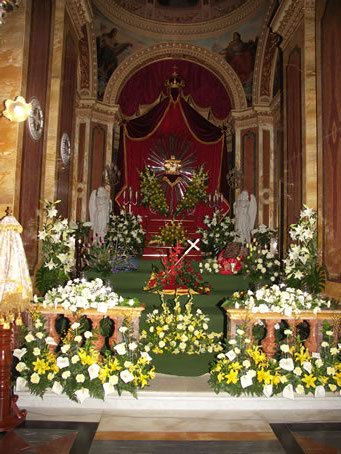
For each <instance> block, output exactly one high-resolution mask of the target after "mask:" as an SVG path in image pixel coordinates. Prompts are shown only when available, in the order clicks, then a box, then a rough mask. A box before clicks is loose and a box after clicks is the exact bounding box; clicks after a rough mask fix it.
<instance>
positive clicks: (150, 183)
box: [140, 166, 208, 216]
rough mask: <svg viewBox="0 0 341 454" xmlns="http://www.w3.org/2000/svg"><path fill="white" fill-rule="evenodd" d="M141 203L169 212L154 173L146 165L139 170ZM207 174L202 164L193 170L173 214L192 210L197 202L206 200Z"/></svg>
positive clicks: (164, 212)
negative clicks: (191, 176)
mask: <svg viewBox="0 0 341 454" xmlns="http://www.w3.org/2000/svg"><path fill="white" fill-rule="evenodd" d="M140 178H141V185H140V190H141V196H142V200H141V202H142V204H143V205H145V206H148V207H149V208H151V209H152V210H155V211H158V212H159V213H161V214H163V215H167V214H169V206H168V203H167V200H166V196H165V193H164V192H163V190H162V187H161V184H160V183H159V181H158V179H157V177H156V175H155V173H154V172H153V171H152V170H150V169H149V168H148V167H146V168H145V169H144V170H143V171H142V172H140ZM207 180H208V174H207V172H206V171H205V170H204V168H203V166H201V167H199V169H197V170H195V171H194V172H193V178H192V181H191V182H190V183H189V185H188V187H187V191H186V193H185V195H184V197H183V198H182V199H181V200H180V201H179V203H178V205H177V208H176V210H175V213H174V215H175V216H177V215H179V214H180V213H181V212H182V211H184V210H192V209H193V208H194V207H195V206H196V205H197V204H198V203H199V202H205V201H206V200H207Z"/></svg>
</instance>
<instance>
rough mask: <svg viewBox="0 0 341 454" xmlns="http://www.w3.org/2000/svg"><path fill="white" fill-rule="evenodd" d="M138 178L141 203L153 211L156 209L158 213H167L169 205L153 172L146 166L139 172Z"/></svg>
mask: <svg viewBox="0 0 341 454" xmlns="http://www.w3.org/2000/svg"><path fill="white" fill-rule="evenodd" d="M140 179H141V183H140V191H141V203H142V205H145V206H147V207H149V208H150V209H152V210H154V211H158V212H159V213H160V214H163V215H167V214H168V212H169V206H168V203H167V200H166V196H165V194H164V192H163V189H162V187H161V185H160V183H159V181H158V179H157V178H156V175H155V173H154V172H153V171H152V170H150V169H149V167H147V166H146V167H145V169H144V170H143V171H142V172H140Z"/></svg>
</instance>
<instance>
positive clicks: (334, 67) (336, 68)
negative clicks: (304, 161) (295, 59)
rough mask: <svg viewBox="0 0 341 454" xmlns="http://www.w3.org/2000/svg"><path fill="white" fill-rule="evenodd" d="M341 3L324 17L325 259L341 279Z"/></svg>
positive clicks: (333, 3)
mask: <svg viewBox="0 0 341 454" xmlns="http://www.w3.org/2000/svg"><path fill="white" fill-rule="evenodd" d="M340 23H341V3H340V2H339V1H338V0H329V1H328V2H327V3H326V8H325V12H324V15H323V17H322V23H321V26H322V29H321V32H322V35H321V38H322V41H321V52H322V55H321V57H322V59H321V76H322V77H321V82H322V129H323V130H322V147H323V158H322V159H323V261H324V264H325V266H326V268H327V274H328V278H329V279H330V280H331V281H336V282H341V254H340V244H341V184H340V182H341V85H340V80H339V79H340V72H341V52H340V42H341V27H340Z"/></svg>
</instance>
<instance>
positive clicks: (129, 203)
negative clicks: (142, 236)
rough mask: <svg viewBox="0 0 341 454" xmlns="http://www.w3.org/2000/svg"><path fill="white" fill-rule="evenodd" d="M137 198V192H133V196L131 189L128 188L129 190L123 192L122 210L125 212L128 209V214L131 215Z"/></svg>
mask: <svg viewBox="0 0 341 454" xmlns="http://www.w3.org/2000/svg"><path fill="white" fill-rule="evenodd" d="M138 198H139V194H138V192H137V191H135V194H134V192H133V188H132V187H131V186H129V188H128V189H127V190H126V189H125V190H124V191H123V202H122V205H123V206H124V209H125V210H126V209H127V207H128V213H129V214H131V213H132V209H131V208H132V207H133V206H136V205H137V202H138Z"/></svg>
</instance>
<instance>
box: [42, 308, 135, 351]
mask: <svg viewBox="0 0 341 454" xmlns="http://www.w3.org/2000/svg"><path fill="white" fill-rule="evenodd" d="M37 310H38V311H39V312H40V313H41V314H43V315H44V317H45V318H46V329H47V332H48V334H49V336H51V337H52V338H53V339H54V341H55V342H56V344H59V342H60V337H61V335H60V333H58V331H57V329H56V320H57V319H58V318H59V317H60V316H63V317H65V318H66V319H68V320H69V322H70V324H72V323H74V322H75V321H78V320H79V318H80V317H82V316H85V317H86V318H88V319H89V320H91V322H92V329H97V332H98V335H97V340H96V341H95V343H94V345H95V347H96V349H98V350H100V349H101V348H102V347H103V345H104V342H105V337H104V336H102V335H101V333H100V329H99V328H100V323H101V321H102V320H103V318H105V317H107V318H109V319H110V320H112V321H113V323H114V327H113V332H112V334H111V336H110V337H109V340H108V343H109V346H112V345H113V344H116V343H119V342H121V339H122V334H121V333H120V331H119V328H120V327H121V326H122V324H123V321H124V320H126V322H128V323H129V324H130V325H131V327H132V331H133V336H134V338H135V339H138V338H139V324H140V317H141V313H142V311H144V307H143V306H141V307H125V306H117V307H115V308H113V309H110V310H108V312H107V313H106V314H101V313H99V312H97V311H96V310H94V309H88V310H83V311H78V312H77V313H74V312H71V311H65V310H63V309H62V308H57V309H53V308H51V309H50V308H49V309H45V308H43V307H39V308H37ZM51 349H52V350H53V349H54V346H52V347H51Z"/></svg>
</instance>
